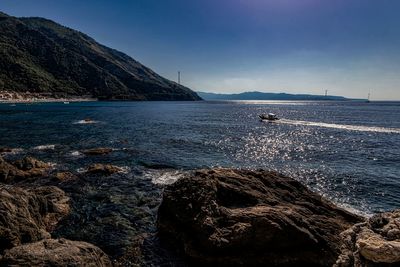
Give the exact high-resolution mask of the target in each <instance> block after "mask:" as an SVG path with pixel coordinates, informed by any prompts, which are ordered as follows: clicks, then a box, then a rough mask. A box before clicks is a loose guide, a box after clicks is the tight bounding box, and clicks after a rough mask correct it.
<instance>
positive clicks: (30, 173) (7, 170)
mask: <svg viewBox="0 0 400 267" xmlns="http://www.w3.org/2000/svg"><path fill="white" fill-rule="evenodd" d="M50 169H51V165H50V164H48V163H45V162H43V161H40V160H37V159H35V158H32V157H26V158H23V159H22V160H17V161H16V162H14V163H10V162H7V161H5V160H4V159H3V158H2V157H0V182H3V183H12V182H18V181H22V180H30V179H33V178H37V177H42V176H46V175H47V173H48V171H49V170H50Z"/></svg>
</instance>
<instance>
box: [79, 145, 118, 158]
mask: <svg viewBox="0 0 400 267" xmlns="http://www.w3.org/2000/svg"><path fill="white" fill-rule="evenodd" d="M112 151H113V150H112V148H105V147H100V148H92V149H87V150H83V151H82V153H83V154H85V155H93V156H96V155H105V154H109V153H111V152H112Z"/></svg>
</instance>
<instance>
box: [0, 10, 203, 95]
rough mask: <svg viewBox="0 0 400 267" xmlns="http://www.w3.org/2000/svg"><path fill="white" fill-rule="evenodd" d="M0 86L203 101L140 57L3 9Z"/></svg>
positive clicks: (0, 17)
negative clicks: (17, 15) (12, 14)
mask: <svg viewBox="0 0 400 267" xmlns="http://www.w3.org/2000/svg"><path fill="white" fill-rule="evenodd" d="M0 90H7V91H13V92H26V91H29V92H33V93H43V94H48V95H51V96H83V95H84V96H92V97H97V98H99V99H121V100H200V97H199V96H198V95H197V94H196V93H195V92H193V91H191V90H190V89H189V88H186V87H184V86H181V85H178V84H177V83H175V82H172V81H170V80H167V79H165V78H163V77H161V76H160V75H158V74H157V73H155V72H154V71H152V70H151V69H149V68H147V67H145V66H143V65H142V64H140V63H139V62H137V61H136V60H134V59H132V58H131V57H129V56H127V55H126V54H124V53H121V52H119V51H117V50H114V49H111V48H108V47H105V46H103V45H101V44H99V43H97V42H96V41H95V40H94V39H92V38H90V37H89V36H87V35H85V34H83V33H81V32H78V31H75V30H72V29H69V28H66V27H64V26H62V25H60V24H57V23H55V22H53V21H50V20H47V19H43V18H15V17H11V16H8V15H6V14H4V13H1V12H0Z"/></svg>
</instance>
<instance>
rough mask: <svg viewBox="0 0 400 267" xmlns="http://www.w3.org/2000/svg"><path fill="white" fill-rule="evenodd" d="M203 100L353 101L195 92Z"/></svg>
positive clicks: (283, 94)
mask: <svg viewBox="0 0 400 267" xmlns="http://www.w3.org/2000/svg"><path fill="white" fill-rule="evenodd" d="M197 94H198V95H199V96H200V97H201V98H203V99H204V100H331V101H344V100H354V99H349V98H345V97H343V96H332V95H328V96H324V95H308V94H286V93H262V92H244V93H239V94H215V93H205V92H197Z"/></svg>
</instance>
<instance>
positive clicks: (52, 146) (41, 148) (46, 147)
mask: <svg viewBox="0 0 400 267" xmlns="http://www.w3.org/2000/svg"><path fill="white" fill-rule="evenodd" d="M55 147H56V145H41V146H35V147H34V148H33V149H35V150H54V149H55Z"/></svg>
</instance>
